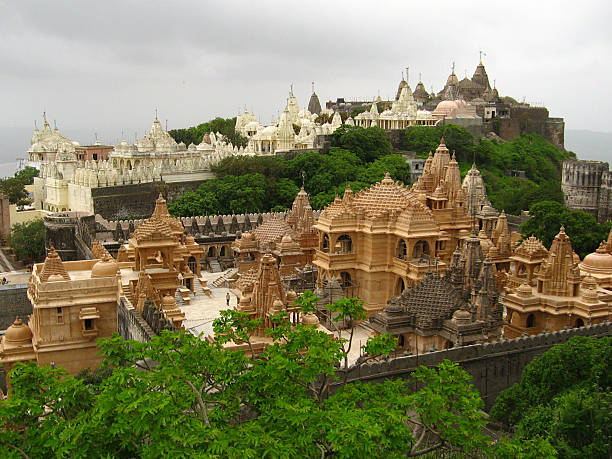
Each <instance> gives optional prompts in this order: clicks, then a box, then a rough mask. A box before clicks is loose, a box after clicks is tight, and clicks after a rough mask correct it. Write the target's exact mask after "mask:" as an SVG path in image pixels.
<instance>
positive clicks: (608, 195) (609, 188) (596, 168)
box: [561, 160, 612, 223]
mask: <svg viewBox="0 0 612 459" xmlns="http://www.w3.org/2000/svg"><path fill="white" fill-rule="evenodd" d="M561 188H562V190H563V196H564V200H565V206H566V207H567V208H568V209H574V210H582V211H583V212H587V213H589V214H591V215H593V216H594V217H595V218H597V220H598V221H599V222H600V223H602V222H604V221H606V220H607V219H609V218H610V217H611V216H612V173H610V171H609V165H608V163H604V162H601V161H580V160H576V161H564V162H563V172H562V174H561Z"/></svg>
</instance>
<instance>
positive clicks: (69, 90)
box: [0, 0, 612, 149]
mask: <svg viewBox="0 0 612 459" xmlns="http://www.w3.org/2000/svg"><path fill="white" fill-rule="evenodd" d="M0 6H1V7H2V9H1V10H0V63H1V69H2V71H1V73H0V100H1V107H2V109H1V110H0V127H4V128H7V127H8V128H24V127H27V128H28V131H27V137H26V138H25V139H23V142H22V143H23V145H24V147H25V146H26V145H28V144H29V137H30V135H31V127H32V126H33V122H34V119H38V120H40V118H41V115H42V112H43V110H46V112H47V116H48V118H49V119H50V120H54V119H55V120H57V123H58V126H59V128H60V130H61V131H62V132H63V133H65V134H67V135H71V136H73V137H75V140H78V141H80V142H81V143H84V144H86V143H90V142H91V141H92V140H93V133H94V132H98V133H99V136H100V138H101V140H103V141H105V142H112V143H115V142H116V141H117V139H119V138H120V137H121V131H124V136H125V137H126V138H128V140H130V141H133V139H134V133H135V132H137V133H138V136H139V137H140V136H142V135H143V134H144V132H145V130H148V129H149V127H150V125H151V121H152V119H153V116H154V114H155V109H156V108H157V109H158V110H159V118H160V119H161V120H162V122H165V120H166V119H168V125H169V127H170V129H172V128H177V127H185V126H189V125H195V124H198V123H200V122H202V121H207V120H209V119H211V118H213V117H215V116H224V117H230V116H235V115H236V113H237V111H238V110H239V109H240V108H244V107H245V106H246V107H248V109H249V110H253V111H254V112H255V114H256V116H257V117H258V118H259V119H260V121H261V122H264V123H268V122H270V120H271V118H272V117H273V116H276V113H277V110H282V108H283V107H284V104H285V100H286V97H287V94H288V91H289V85H290V84H291V83H293V87H294V92H295V94H296V96H297V97H298V101H299V103H300V106H304V105H306V104H307V103H308V98H309V96H310V91H311V81H313V80H314V81H315V89H316V92H317V93H318V95H319V98H320V99H321V103H322V104H324V102H325V101H326V100H329V99H334V100H335V99H336V98H337V97H345V98H346V99H353V98H359V99H363V98H366V99H372V98H373V97H375V96H376V95H377V93H378V91H380V94H381V96H383V97H384V98H387V97H392V96H393V95H394V94H395V91H396V89H397V85H398V83H399V80H400V78H401V71H402V69H403V68H405V67H408V66H409V67H410V84H411V86H412V88H413V89H414V86H415V85H416V83H417V82H418V75H419V73H421V74H422V78H423V82H424V83H425V85H426V87H427V89H428V90H431V87H432V86H433V87H434V89H435V90H436V91H439V90H440V89H441V87H442V86H443V85H444V83H445V81H446V78H447V77H448V75H449V73H450V70H451V65H452V62H453V61H454V62H455V63H456V73H457V75H458V76H459V78H460V79H461V78H463V76H464V73H465V71H466V70H467V74H468V76H470V77H471V76H472V74H473V72H474V69H475V67H476V65H477V64H478V53H479V50H480V49H482V50H484V52H485V53H486V56H485V57H484V58H483V61H484V64H485V66H486V69H487V72H488V74H489V78H490V80H491V83H493V80H496V82H497V88H498V90H499V92H500V94H501V95H502V96H504V95H510V96H512V97H514V98H516V99H519V100H522V99H523V98H525V100H526V101H527V102H530V103H532V104H540V105H541V104H543V105H545V106H546V107H548V109H549V110H550V114H551V116H559V117H564V118H565V121H566V129H590V130H595V131H612V128H611V127H610V113H609V112H608V111H607V110H606V108H605V107H606V106H607V105H608V104H609V103H610V101H611V95H612V94H611V93H612V89H611V84H610V81H609V80H610V75H612V68H611V67H612V60H611V59H610V55H611V54H612V53H611V51H612V49H611V47H612V46H611V45H612V40H611V34H612V32H611V27H610V19H611V18H612V14H611V10H612V7H611V6H610V4H609V3H608V2H605V1H579V2H577V1H567V2H566V1H563V2H560V1H551V2H539V1H534V0H530V1H525V2H522V1H513V2H494V1H490V0H489V1H484V2H471V1H470V2H457V1H445V2H438V1H420V2H411V1H410V2H409V1H405V0H404V1H357V0H352V1H336V0H334V1H332V0H327V1H300V2H294V1H287V0H286V1H262V0H258V1H251V2H233V1H215V2H206V1H193V2H187V1H178V0H177V1H173V2H170V1H166V2H158V1H152V0H148V1H142V2H133V1H127V0H121V1H111V0H101V1H100V0H98V1H95V2H85V1H78V2H77V1H70V2H69V1H59V0H54V1H5V0H0ZM39 126H40V121H39ZM5 131H6V130H4V131H2V132H5ZM13 132H15V133H17V132H21V129H14V130H13ZM21 135H22V134H20V136H21ZM8 137H10V136H3V138H0V148H3V149H6V148H7V144H8V143H9V140H8Z"/></svg>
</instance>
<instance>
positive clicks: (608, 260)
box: [580, 242, 612, 274]
mask: <svg viewBox="0 0 612 459" xmlns="http://www.w3.org/2000/svg"><path fill="white" fill-rule="evenodd" d="M580 269H582V270H583V271H587V272H593V273H605V274H607V273H610V274H612V254H610V253H608V251H607V248H606V244H605V243H604V242H602V243H601V244H600V245H599V248H598V249H597V250H596V251H595V252H594V253H590V254H588V255H587V256H586V257H584V260H582V263H580Z"/></svg>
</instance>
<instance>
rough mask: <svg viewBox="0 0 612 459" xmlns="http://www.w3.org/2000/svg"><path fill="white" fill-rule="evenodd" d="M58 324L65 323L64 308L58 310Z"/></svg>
mask: <svg viewBox="0 0 612 459" xmlns="http://www.w3.org/2000/svg"><path fill="white" fill-rule="evenodd" d="M57 323H58V324H63V323H64V313H63V310H62V308H57Z"/></svg>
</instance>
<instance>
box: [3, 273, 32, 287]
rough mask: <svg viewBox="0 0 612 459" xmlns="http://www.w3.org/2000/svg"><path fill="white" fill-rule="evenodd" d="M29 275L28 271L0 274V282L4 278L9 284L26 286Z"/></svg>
mask: <svg viewBox="0 0 612 459" xmlns="http://www.w3.org/2000/svg"><path fill="white" fill-rule="evenodd" d="M30 274H32V273H31V272H30V271H29V270H27V271H6V272H0V280H2V278H3V277H6V280H7V281H8V282H9V284H27V283H28V280H29V279H30Z"/></svg>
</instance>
